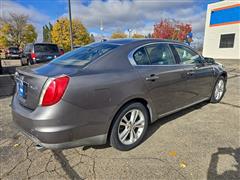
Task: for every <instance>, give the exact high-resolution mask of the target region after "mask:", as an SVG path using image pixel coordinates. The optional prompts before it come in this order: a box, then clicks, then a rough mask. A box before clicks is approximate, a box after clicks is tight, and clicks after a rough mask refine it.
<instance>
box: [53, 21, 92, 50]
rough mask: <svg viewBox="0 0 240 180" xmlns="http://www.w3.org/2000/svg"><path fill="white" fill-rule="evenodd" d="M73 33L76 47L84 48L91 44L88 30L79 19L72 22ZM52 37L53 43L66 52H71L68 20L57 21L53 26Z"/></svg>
mask: <svg viewBox="0 0 240 180" xmlns="http://www.w3.org/2000/svg"><path fill="white" fill-rule="evenodd" d="M72 32H73V44H74V45H80V46H83V45H86V44H88V43H90V42H91V38H90V35H89V33H88V31H87V29H86V28H85V27H84V26H83V24H82V23H81V22H80V21H79V20H77V19H74V20H73V21H72ZM51 36H52V42H53V43H56V44H58V45H60V46H61V47H63V49H64V50H65V51H69V50H70V49H71V45H70V31H69V20H68V19H67V18H61V19H59V20H57V22H56V23H55V24H54V25H53V28H52V31H51Z"/></svg>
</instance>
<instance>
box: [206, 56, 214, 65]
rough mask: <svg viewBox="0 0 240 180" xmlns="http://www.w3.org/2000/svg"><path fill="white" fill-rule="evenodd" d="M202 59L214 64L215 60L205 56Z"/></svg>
mask: <svg viewBox="0 0 240 180" xmlns="http://www.w3.org/2000/svg"><path fill="white" fill-rule="evenodd" d="M204 61H205V62H206V63H208V64H215V63H216V62H215V60H214V59H213V58H209V57H205V58H204Z"/></svg>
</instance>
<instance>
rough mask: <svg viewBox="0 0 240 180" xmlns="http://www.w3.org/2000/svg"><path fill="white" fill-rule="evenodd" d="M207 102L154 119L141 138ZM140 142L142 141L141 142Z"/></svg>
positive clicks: (100, 146)
mask: <svg viewBox="0 0 240 180" xmlns="http://www.w3.org/2000/svg"><path fill="white" fill-rule="evenodd" d="M207 104H208V102H202V103H199V104H197V105H194V106H192V107H189V108H186V109H184V110H181V111H179V112H176V113H174V114H172V115H169V116H166V117H164V118H161V119H158V120H157V121H155V122H154V123H153V124H150V125H149V127H148V129H147V132H146V135H145V137H144V139H143V142H144V141H146V140H147V139H148V138H150V137H151V136H152V135H153V134H154V133H155V132H156V131H157V130H158V129H159V128H160V127H161V126H162V125H164V124H166V123H168V122H170V121H172V120H175V119H177V118H179V117H181V116H184V115H185V114H188V113H190V112H192V111H194V110H197V109H201V108H202V107H203V106H205V105H207ZM143 142H142V143H143ZM109 147H111V146H110V145H109V143H108V144H105V145H97V146H84V147H83V150H87V149H90V148H93V149H106V148H109Z"/></svg>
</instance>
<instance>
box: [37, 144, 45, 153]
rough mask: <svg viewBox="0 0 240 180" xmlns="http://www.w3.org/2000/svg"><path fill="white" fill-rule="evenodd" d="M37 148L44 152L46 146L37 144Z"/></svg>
mask: <svg viewBox="0 0 240 180" xmlns="http://www.w3.org/2000/svg"><path fill="white" fill-rule="evenodd" d="M35 148H36V149H37V150H38V151H40V152H43V151H45V150H46V148H45V147H43V146H41V145H40V144H37V145H36V146H35Z"/></svg>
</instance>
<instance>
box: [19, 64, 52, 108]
mask: <svg viewBox="0 0 240 180" xmlns="http://www.w3.org/2000/svg"><path fill="white" fill-rule="evenodd" d="M47 79H48V77H47V76H43V75H38V74H36V73H34V71H32V69H31V68H29V67H27V68H23V69H18V70H17V73H16V83H17V92H16V93H17V98H18V100H19V102H20V104H21V105H23V106H24V107H27V108H29V109H32V110H34V109H35V108H36V107H37V106H38V104H39V99H40V95H41V91H42V88H43V86H44V84H45V82H46V81H47Z"/></svg>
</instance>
